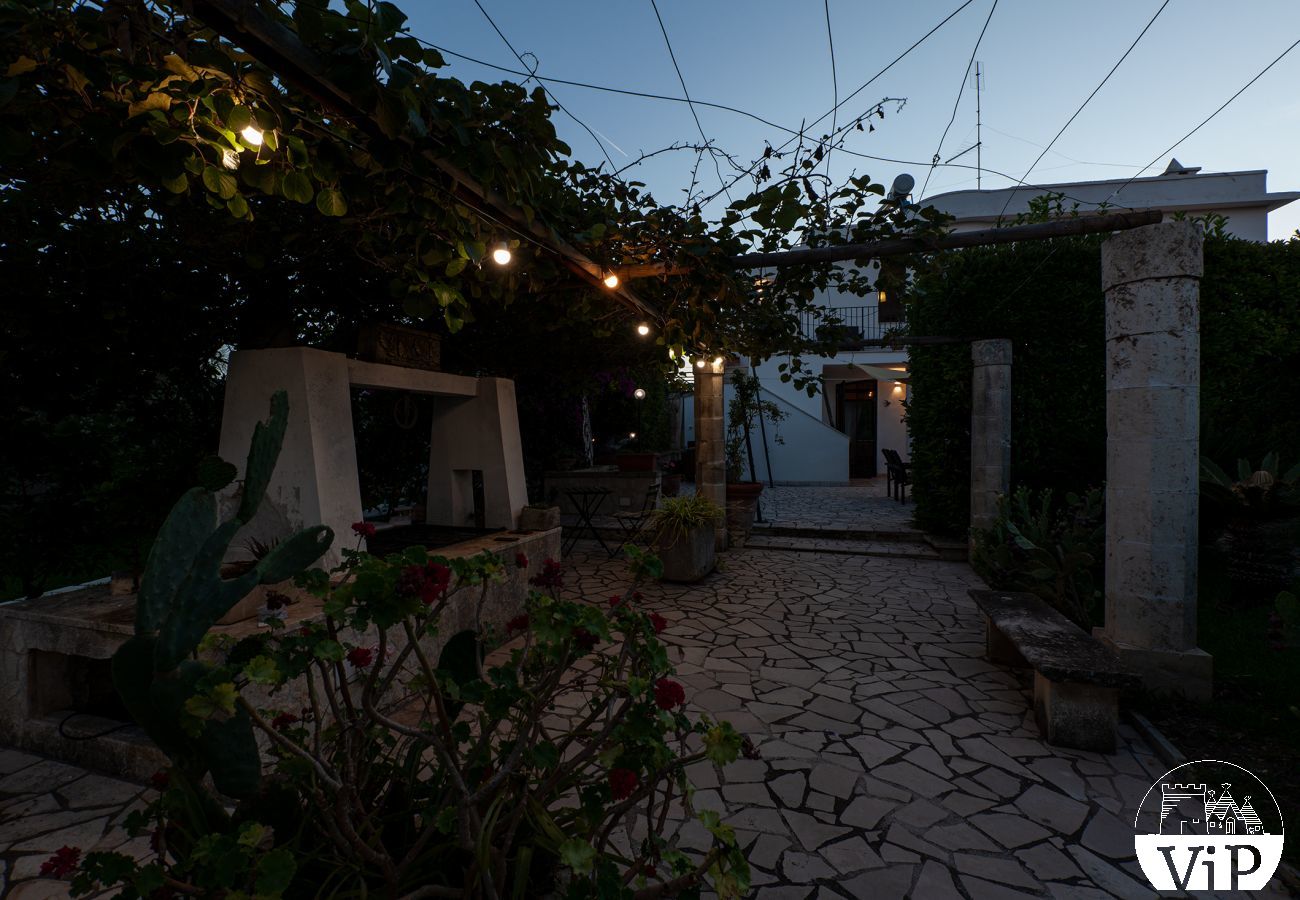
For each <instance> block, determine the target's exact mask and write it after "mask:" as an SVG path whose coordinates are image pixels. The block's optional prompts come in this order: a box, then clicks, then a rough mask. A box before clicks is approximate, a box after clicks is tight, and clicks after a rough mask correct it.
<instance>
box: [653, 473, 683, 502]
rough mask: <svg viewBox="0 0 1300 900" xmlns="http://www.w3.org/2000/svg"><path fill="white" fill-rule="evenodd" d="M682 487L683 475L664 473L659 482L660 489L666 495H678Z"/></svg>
mask: <svg viewBox="0 0 1300 900" xmlns="http://www.w3.org/2000/svg"><path fill="white" fill-rule="evenodd" d="M681 489H682V476H681V475H677V474H673V475H664V476H663V478H662V479H661V481H660V483H659V490H660V492H662V493H663V495H664V496H665V497H676V496H677V494H678V492H680V491H681Z"/></svg>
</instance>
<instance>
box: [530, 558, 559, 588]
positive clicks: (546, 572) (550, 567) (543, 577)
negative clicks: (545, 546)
mask: <svg viewBox="0 0 1300 900" xmlns="http://www.w3.org/2000/svg"><path fill="white" fill-rule="evenodd" d="M528 583H529V584H531V585H534V586H535V587H540V588H556V589H557V590H558V589H559V588H562V587H564V566H562V565H560V564H559V563H558V562H556V561H555V560H553V559H548V560H546V562H544V563H542V572H541V574H540V575H534V576H533V577H532V578H530V579H528Z"/></svg>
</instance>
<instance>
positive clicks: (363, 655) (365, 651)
mask: <svg viewBox="0 0 1300 900" xmlns="http://www.w3.org/2000/svg"><path fill="white" fill-rule="evenodd" d="M374 661H375V651H374V650H373V649H372V648H370V647H353V648H352V649H351V650H349V651H348V662H350V663H352V665H354V666H356V667H357V668H358V669H364V668H365V667H366V666H368V665H370V664H371V663H372V662H374Z"/></svg>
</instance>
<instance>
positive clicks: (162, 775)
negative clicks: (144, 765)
mask: <svg viewBox="0 0 1300 900" xmlns="http://www.w3.org/2000/svg"><path fill="white" fill-rule="evenodd" d="M171 780H172V777H171V773H169V772H168V771H167V770H166V769H159V770H158V771H157V772H154V773H153V774H152V775H150V776H149V783H150V784H151V785H153V787H154V789H155V790H159V791H165V790H166V789H167V785H169V784H171Z"/></svg>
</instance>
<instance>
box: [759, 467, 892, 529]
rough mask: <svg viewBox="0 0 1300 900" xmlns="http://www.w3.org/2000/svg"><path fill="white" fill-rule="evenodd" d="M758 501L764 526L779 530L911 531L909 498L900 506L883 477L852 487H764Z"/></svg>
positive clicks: (867, 480)
mask: <svg viewBox="0 0 1300 900" xmlns="http://www.w3.org/2000/svg"><path fill="white" fill-rule="evenodd" d="M759 502H760V503H762V505H763V518H764V519H766V520H767V522H768V524H769V525H775V526H779V527H782V528H800V529H828V528H829V529H848V530H859V531H904V532H906V531H913V530H915V526H913V525H912V511H913V509H914V507H913V506H912V503H911V501H910V499H909V501H908V502H907V503H905V504H904V503H899V502H898V501H897V500H894V499H893V498H891V497H890V496H889V495H888V493H887V491H886V490H885V476H883V475H881V476H878V477H876V478H871V479H866V480H865V481H864V482H862V483H860V484H852V485H834V486H816V485H777V486H776V487H765V488H763V493H762V495H761V496H760V498H759ZM756 527H757V528H761V527H762V526H761V525H758V526H756Z"/></svg>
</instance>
